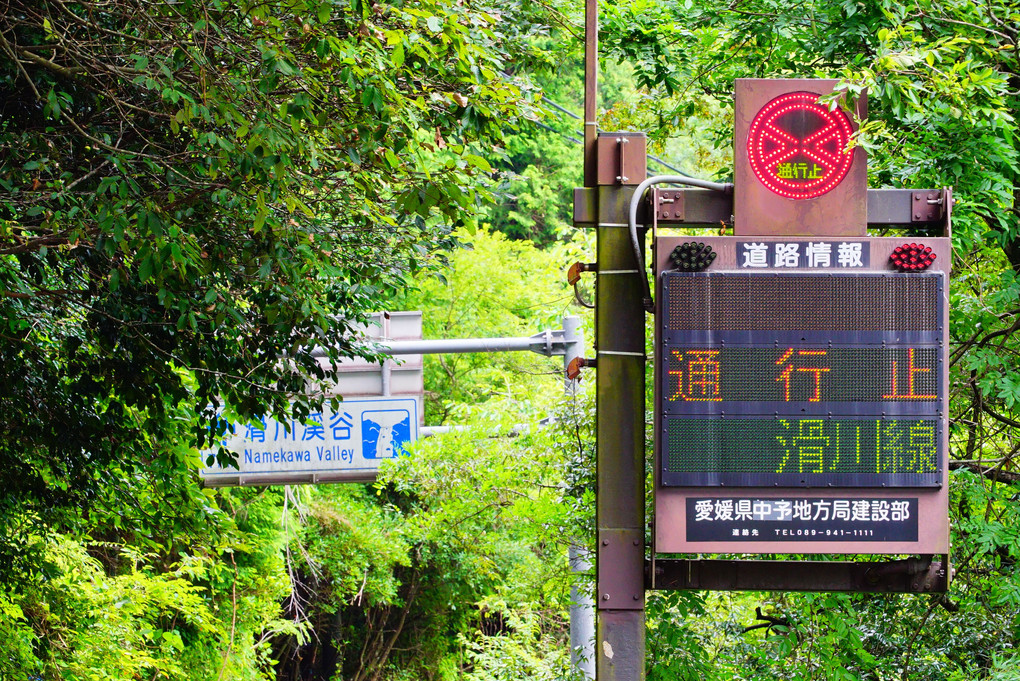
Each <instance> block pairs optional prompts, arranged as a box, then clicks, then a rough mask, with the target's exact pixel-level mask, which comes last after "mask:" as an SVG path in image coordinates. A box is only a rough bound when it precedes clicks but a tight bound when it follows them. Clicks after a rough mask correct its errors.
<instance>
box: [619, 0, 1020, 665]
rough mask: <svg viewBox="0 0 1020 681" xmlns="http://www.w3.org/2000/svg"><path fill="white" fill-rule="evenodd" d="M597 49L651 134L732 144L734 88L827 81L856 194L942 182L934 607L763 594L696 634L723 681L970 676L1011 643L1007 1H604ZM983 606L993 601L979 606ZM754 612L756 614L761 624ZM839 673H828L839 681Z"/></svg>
mask: <svg viewBox="0 0 1020 681" xmlns="http://www.w3.org/2000/svg"><path fill="white" fill-rule="evenodd" d="M604 17H605V23H604V33H603V38H602V39H603V45H604V46H605V47H606V49H607V51H608V53H609V54H610V55H611V56H612V57H613V58H617V59H621V60H625V61H627V62H628V63H630V64H632V65H633V67H634V72H635V77H636V78H637V80H638V82H639V83H640V84H641V85H642V86H644V87H645V88H646V90H647V92H648V95H649V96H648V99H650V100H652V101H654V103H655V104H654V106H653V107H649V106H646V105H643V104H640V103H639V104H638V105H637V106H634V107H632V110H631V113H630V116H631V119H630V120H632V121H633V122H634V123H635V124H636V125H638V126H640V127H643V128H645V129H648V130H649V131H650V132H651V135H652V137H653V138H656V139H665V138H668V137H669V136H671V135H675V134H677V133H678V132H683V131H684V130H685V128H686V127H687V126H688V125H690V124H691V123H692V122H694V123H697V124H700V122H701V121H703V120H704V115H705V114H706V113H710V108H709V109H707V108H706V102H709V103H711V104H712V106H715V105H717V104H718V105H721V106H722V110H721V112H720V113H719V114H718V115H716V116H715V123H714V129H715V135H716V139H717V143H718V144H719V145H720V146H721V147H726V146H730V145H731V144H732V132H731V123H730V121H729V120H728V116H727V109H728V108H729V107H731V106H732V91H733V87H732V84H733V80H734V79H735V78H739V77H829V78H837V79H841V80H842V81H843V84H842V86H841V87H842V88H843V89H844V90H846V91H848V92H850V93H851V94H855V93H858V92H861V91H863V90H867V91H868V97H869V116H868V120H867V121H866V122H865V123H864V124H863V126H862V130H861V133H860V135H858V137H857V139H856V143H857V144H859V145H861V146H862V147H864V148H865V149H866V150H867V152H868V154H869V176H870V182H871V184H872V186H897V187H940V186H945V185H950V186H953V187H954V190H955V196H956V199H957V203H956V205H955V206H954V207H953V234H952V237H953V244H954V256H955V257H954V262H953V270H954V275H953V285H952V291H951V303H952V309H953V312H952V318H951V336H952V342H953V346H952V348H951V352H952V357H951V361H952V364H951V383H952V385H951V403H950V409H951V431H950V437H951V442H950V445H951V451H950V459H951V464H950V467H951V468H952V469H954V473H953V475H952V476H951V493H952V498H953V503H952V506H951V520H952V523H953V550H954V555H953V560H954V563H955V565H956V568H957V572H956V582H955V586H954V587H953V589H952V591H951V592H950V594H949V596H948V598H942V597H930V598H917V597H896V598H893V599H890V598H887V597H864V596H838V597H837V596H796V595H788V596H785V597H782V598H770V599H763V601H764V603H763V605H762V610H761V611H759V614H762V615H763V616H764V618H765V619H762V620H756V619H755V618H754V616H753V615H752V616H749V614H748V611H747V610H746V609H741V608H735V609H734V611H733V612H732V613H731V614H729V615H727V614H725V613H720V614H719V619H721V620H723V621H724V624H720V629H718V630H716V632H715V634H714V635H713V639H712V641H713V642H712V644H711V650H712V651H713V654H715V655H716V656H717V657H716V661H715V664H714V665H713V666H714V670H715V673H716V674H718V676H719V677H720V678H733V677H740V678H798V679H799V678H893V677H895V678H904V679H906V678H946V677H948V678H978V677H983V676H994V675H996V674H1000V673H1003V672H1004V670H1005V669H1008V668H1009V666H1010V665H1011V664H1012V660H1013V657H1012V655H1013V653H1012V650H1013V649H1014V647H1015V645H1016V641H1017V638H1016V633H1015V626H1014V614H1015V607H1014V606H1013V605H1012V603H1011V599H1012V598H1013V594H1014V593H1016V589H1017V587H1018V586H1020V574H1018V572H1017V571H1016V570H1015V568H1014V565H1015V551H1016V549H1015V547H1016V544H1015V542H1013V541H1012V539H1011V535H1012V534H1013V529H1012V528H1014V527H1015V521H1014V520H1013V514H1014V513H1015V501H1014V499H1015V492H1016V490H1015V487H1016V484H1017V482H1018V481H1020V478H1018V477H1017V474H1016V471H1017V464H1016V462H1015V460H1014V457H1015V454H1016V452H1017V451H1018V449H1017V428H1018V427H1020V418H1018V416H1020V412H1018V411H1017V399H1016V394H1017V393H1016V378H1015V376H1016V372H1017V367H1018V362H1017V359H1016V358H1017V338H1016V334H1015V331H1016V328H1017V321H1018V315H1020V307H1018V305H1017V301H1018V299H1020V286H1018V282H1017V273H1018V271H1020V260H1018V259H1017V256H1016V253H1017V252H1018V244H1020V212H1018V198H1020V189H1018V185H1020V177H1018V175H1020V173H1018V164H1017V161H1018V156H1020V143H1018V141H1017V132H1018V131H1017V115H1018V113H1020V94H1018V88H1017V84H1018V83H1020V62H1018V61H1017V52H1016V44H1017V37H1018V34H1017V26H1018V18H1020V15H1018V8H1017V7H1016V4H1015V3H1011V2H988V3H974V2H970V1H969V0H959V1H952V2H948V3H934V2H928V1H927V0H918V1H915V2H909V3H893V2H885V1H882V0H879V1H876V2H871V1H867V0H865V1H862V2H839V3H827V2H804V3H795V4H789V3H781V2H774V1H773V0H754V1H752V2H741V3H737V4H733V3H716V2H708V3H691V2H679V1H678V2H667V3H651V2H646V1H645V0H635V1H633V2H626V3H617V4H613V5H610V6H606V7H604ZM989 594H995V596H994V597H991V596H989ZM769 618H771V619H769ZM840 670H842V671H840Z"/></svg>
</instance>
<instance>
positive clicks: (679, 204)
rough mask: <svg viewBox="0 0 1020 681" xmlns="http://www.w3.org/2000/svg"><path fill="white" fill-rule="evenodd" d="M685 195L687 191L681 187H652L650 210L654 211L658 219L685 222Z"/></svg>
mask: <svg viewBox="0 0 1020 681" xmlns="http://www.w3.org/2000/svg"><path fill="white" fill-rule="evenodd" d="M686 196H687V193H686V192H684V191H683V190H681V189H653V190H652V195H651V199H650V200H651V202H652V205H651V208H650V212H651V211H654V212H655V216H656V218H657V219H658V220H660V221H665V220H675V221H677V222H686V219H687V214H686V211H685V207H686V204H687V201H686V200H685V198H684V197H686Z"/></svg>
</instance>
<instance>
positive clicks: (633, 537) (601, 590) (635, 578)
mask: <svg viewBox="0 0 1020 681" xmlns="http://www.w3.org/2000/svg"><path fill="white" fill-rule="evenodd" d="M644 553H645V534H644V531H643V530H640V529H605V530H599V546H598V580H599V584H598V594H599V596H598V607H599V609H600V610H642V609H644V607H645V594H644V589H643V585H644V583H645V580H644V575H643V574H642V573H643V568H642V565H643V560H644Z"/></svg>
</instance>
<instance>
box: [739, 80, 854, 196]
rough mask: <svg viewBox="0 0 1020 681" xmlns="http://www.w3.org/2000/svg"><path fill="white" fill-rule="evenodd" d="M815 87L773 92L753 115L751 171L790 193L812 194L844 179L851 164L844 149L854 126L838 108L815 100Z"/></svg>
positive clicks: (776, 190) (771, 186) (850, 154)
mask: <svg viewBox="0 0 1020 681" xmlns="http://www.w3.org/2000/svg"><path fill="white" fill-rule="evenodd" d="M819 96H820V95H818V94H816V93H814V92H790V93H787V94H784V95H780V96H779V97H776V98H775V99H773V100H772V101H770V102H769V103H768V104H766V105H765V106H764V107H762V108H761V110H760V111H759V112H758V113H757V114H756V115H755V117H754V119H753V120H752V121H751V127H750V128H749V130H748V135H747V157H748V160H749V162H750V165H751V170H752V171H753V172H754V175H755V177H757V178H758V180H759V181H760V182H761V183H762V184H764V185H765V186H766V187H768V189H769V190H771V191H772V192H774V193H776V194H779V195H780V196H785V197H787V198H790V199H814V198H817V197H819V196H821V195H822V194H825V193H826V192H828V191H830V190H832V189H833V188H834V187H836V185H838V184H839V183H840V182H842V181H843V178H845V177H846V175H847V173H848V172H850V166H851V165H852V164H853V160H854V152H853V150H852V149H851V150H850V151H847V150H846V149H847V144H848V143H849V141H850V136H851V135H852V134H853V126H852V125H851V123H850V119H849V118H847V116H846V114H845V113H843V112H842V111H840V110H839V109H837V110H835V111H830V110H829V109H828V107H825V106H823V105H821V104H819V103H818V98H819Z"/></svg>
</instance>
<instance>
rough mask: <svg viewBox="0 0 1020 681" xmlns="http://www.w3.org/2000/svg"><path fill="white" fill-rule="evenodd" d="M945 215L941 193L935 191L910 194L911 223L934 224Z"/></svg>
mask: <svg viewBox="0 0 1020 681" xmlns="http://www.w3.org/2000/svg"><path fill="white" fill-rule="evenodd" d="M944 215H945V199H944V196H943V193H942V192H941V191H938V190H936V189H931V190H927V191H925V190H921V191H913V192H911V208H910V220H911V222H936V221H939V220H941V219H942V217H943V216H944Z"/></svg>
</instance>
